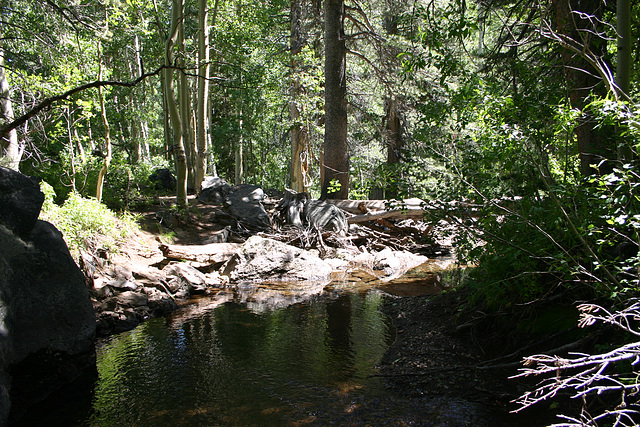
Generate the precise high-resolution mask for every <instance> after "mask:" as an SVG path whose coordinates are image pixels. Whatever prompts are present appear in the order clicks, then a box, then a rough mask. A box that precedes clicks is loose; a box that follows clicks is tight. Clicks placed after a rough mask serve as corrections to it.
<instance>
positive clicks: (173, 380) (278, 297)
mask: <svg viewBox="0 0 640 427" xmlns="http://www.w3.org/2000/svg"><path fill="white" fill-rule="evenodd" d="M441 268H442V266H437V265H434V264H433V263H430V264H425V265H423V266H421V267H420V268H418V269H415V270H413V271H412V272H410V273H409V274H408V276H405V278H404V279H396V280H394V281H391V282H388V283H382V282H379V281H376V280H375V274H373V275H371V274H370V273H368V272H362V273H359V274H354V275H351V276H349V277H346V278H345V277H343V278H338V279H337V280H335V281H334V282H332V283H331V284H329V285H328V286H327V283H321V284H315V285H314V286H291V284H269V285H264V284H263V285H251V284H246V285H244V286H241V287H239V289H237V290H224V289H223V290H220V292H219V293H218V294H217V295H214V296H207V297H203V298H200V299H198V300H193V301H191V302H190V303H189V304H188V305H186V306H185V307H182V308H181V309H180V310H179V311H178V312H176V313H175V314H174V315H172V316H170V317H168V318H166V319H154V320H150V321H148V322H145V323H143V324H141V325H140V326H139V327H137V328H136V329H134V330H132V331H129V332H126V333H122V334H119V335H117V336H113V337H110V338H108V339H106V340H104V341H102V342H101V343H100V344H99V346H98V349H97V355H98V357H97V371H98V372H97V378H93V379H91V381H89V382H88V383H87V384H88V385H87V386H86V388H82V386H81V385H78V384H76V385H75V386H74V388H73V390H72V391H75V392H80V393H82V392H84V394H85V396H86V394H91V395H92V396H93V398H92V401H91V402H90V404H89V405H88V406H85V407H82V408H79V407H78V405H76V406H74V407H73V408H69V409H65V408H64V406H63V405H58V406H56V404H55V403H51V402H53V401H50V402H49V403H48V404H46V403H45V404H44V405H48V406H46V408H47V409H46V410H45V412H43V414H46V415H45V416H46V421H43V420H40V421H41V422H38V420H34V419H30V420H25V423H26V424H24V425H38V424H41V425H90V426H112V425H118V426H119V425H135V426H161V425H172V426H173V425H181V426H205V425H206V426H216V425H225V426H229V425H231V426H233V425H242V426H245V425H261V426H262V425H278V426H281V425H301V424H302V425H327V424H334V425H354V424H355V425H357V424H363V423H364V424H374V425H380V424H388V423H392V424H397V421H398V420H404V421H403V422H406V423H409V424H416V423H417V424H419V425H425V424H423V423H422V421H424V420H427V419H430V420H437V419H440V418H441V417H443V416H445V415H446V416H449V415H452V414H453V415H456V416H460V415H461V414H462V415H464V414H465V412H464V411H461V408H462V405H461V404H455V405H454V406H455V408H453V409H452V410H450V411H446V410H444V407H445V406H447V405H451V404H452V402H451V401H448V402H436V403H435V404H434V403H427V402H422V403H419V402H416V401H415V400H413V401H403V400H401V399H399V398H397V397H394V396H392V395H390V394H389V392H388V391H386V390H385V388H384V385H383V383H382V379H381V378H380V377H376V376H372V375H371V374H374V373H375V372H376V364H378V363H379V362H380V360H381V358H382V356H383V354H384V352H385V351H386V349H387V347H388V345H389V344H390V341H391V340H392V339H393V336H392V335H393V332H392V329H391V327H390V322H389V320H388V319H387V318H386V317H385V316H384V315H383V314H382V313H381V310H380V306H381V304H382V302H383V299H384V293H383V292H382V291H381V289H383V290H384V291H385V292H389V293H394V292H404V293H407V292H410V293H418V292H419V293H436V292H439V291H441V289H442V288H443V286H444V285H443V284H442V280H439V279H438V278H437V277H438V275H437V274H435V273H434V271H433V270H434V269H441ZM58 397H59V398H60V399H59V400H58V401H57V402H60V401H61V400H66V401H72V400H73V401H76V402H81V400H79V399H77V398H76V397H74V396H73V395H71V394H69V395H66V396H64V397H63V395H62V394H59V396H58ZM82 402H86V399H85V400H82ZM453 403H455V402H453ZM44 407H45V406H43V408H44ZM34 417H36V418H37V416H35V415H34ZM426 425H432V424H430V423H427V424H426ZM439 425H447V424H439ZM451 425H456V424H451Z"/></svg>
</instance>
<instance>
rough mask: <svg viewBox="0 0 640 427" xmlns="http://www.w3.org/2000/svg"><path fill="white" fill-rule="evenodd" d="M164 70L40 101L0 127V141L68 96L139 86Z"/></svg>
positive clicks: (87, 85) (80, 89) (83, 87)
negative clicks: (97, 89) (101, 88)
mask: <svg viewBox="0 0 640 427" xmlns="http://www.w3.org/2000/svg"><path fill="white" fill-rule="evenodd" d="M164 68H167V66H165V65H162V66H160V67H159V68H158V69H156V70H155V71H153V72H151V73H146V74H143V75H141V76H140V77H138V78H137V79H135V80H133V81H130V82H122V81H104V80H100V81H94V82H91V83H86V84H83V85H81V86H78V87H75V88H73V89H70V90H68V91H66V92H64V93H62V94H60V95H55V96H51V97H49V98H45V99H43V100H42V101H40V102H39V103H38V104H37V105H35V106H34V107H33V108H31V109H30V110H29V111H27V112H26V113H25V114H23V115H21V116H20V117H18V118H16V119H14V120H13V121H11V122H9V123H7V124H5V125H4V126H2V127H0V139H3V138H6V137H7V136H8V134H9V132H10V131H12V130H13V129H16V128H18V127H19V126H21V125H23V124H25V123H26V122H27V121H28V120H29V119H31V118H32V117H34V116H35V115H36V114H38V113H40V112H41V111H42V110H45V109H47V108H50V107H51V106H52V105H53V104H55V103H56V102H58V101H63V100H65V99H67V98H69V97H70V96H72V95H75V94H76V93H79V92H82V91H85V90H87V89H94V88H99V87H104V86H122V87H134V86H136V85H137V84H139V83H140V82H142V81H143V80H145V79H146V78H147V77H151V76H155V75H158V74H159V73H160V71H162V70H163V69H164Z"/></svg>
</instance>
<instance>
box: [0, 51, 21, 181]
mask: <svg viewBox="0 0 640 427" xmlns="http://www.w3.org/2000/svg"><path fill="white" fill-rule="evenodd" d="M13 118H14V117H13V106H12V105H11V91H10V89H9V82H8V80H7V75H6V74H5V68H4V51H3V50H2V48H0V124H4V123H8V122H10V121H12V120H13ZM23 151H24V147H23V145H22V144H20V142H19V141H18V132H17V131H16V130H15V129H12V130H10V131H9V134H8V136H7V137H3V138H2V139H0V165H2V166H5V167H7V168H9V169H13V170H16V171H17V170H18V169H19V166H20V160H21V159H22V153H23Z"/></svg>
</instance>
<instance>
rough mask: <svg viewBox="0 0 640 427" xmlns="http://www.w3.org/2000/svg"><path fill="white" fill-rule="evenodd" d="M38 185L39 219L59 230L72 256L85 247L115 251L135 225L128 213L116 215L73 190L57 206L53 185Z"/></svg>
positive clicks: (75, 255)
mask: <svg viewBox="0 0 640 427" xmlns="http://www.w3.org/2000/svg"><path fill="white" fill-rule="evenodd" d="M40 187H41V189H42V192H43V193H44V194H45V202H44V204H43V207H42V211H41V213H40V219H42V220H45V221H49V222H51V223H52V224H53V225H55V226H56V227H57V228H58V229H59V230H60V231H61V232H62V234H63V235H64V239H65V241H66V242H67V245H68V246H69V249H70V251H71V253H72V254H73V255H74V257H75V258H77V257H78V256H79V254H80V252H81V251H83V250H87V249H88V248H91V249H97V248H99V247H103V248H107V249H109V250H115V248H116V245H117V243H118V242H121V241H122V240H123V239H125V238H127V237H129V236H130V235H131V234H133V233H134V232H135V231H136V230H137V228H138V226H137V224H136V221H135V217H133V216H132V215H130V214H122V215H116V214H115V213H114V212H113V211H111V210H110V209H108V208H107V207H106V206H105V205H103V204H102V203H100V202H98V201H97V200H95V199H87V198H83V197H82V196H80V195H79V194H77V193H70V194H69V197H68V198H67V200H65V202H64V203H63V204H62V206H58V205H56V204H55V202H54V199H55V191H54V190H53V187H52V186H51V185H49V184H47V183H46V182H45V181H42V183H41V186H40Z"/></svg>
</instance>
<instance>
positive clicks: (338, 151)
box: [321, 0, 349, 199]
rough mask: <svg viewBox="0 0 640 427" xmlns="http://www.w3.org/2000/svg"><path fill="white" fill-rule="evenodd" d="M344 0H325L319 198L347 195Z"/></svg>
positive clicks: (345, 196) (347, 161)
mask: <svg viewBox="0 0 640 427" xmlns="http://www.w3.org/2000/svg"><path fill="white" fill-rule="evenodd" d="M344 13H345V11H344V1H343V0H325V2H324V19H325V66H324V70H325V89H324V93H325V130H324V163H323V169H324V179H323V182H322V192H321V198H322V199H327V198H333V199H346V198H348V196H349V152H348V147H347V98H346V96H347V80H346V62H347V61H346V55H347V49H346V45H345V35H344Z"/></svg>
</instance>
